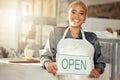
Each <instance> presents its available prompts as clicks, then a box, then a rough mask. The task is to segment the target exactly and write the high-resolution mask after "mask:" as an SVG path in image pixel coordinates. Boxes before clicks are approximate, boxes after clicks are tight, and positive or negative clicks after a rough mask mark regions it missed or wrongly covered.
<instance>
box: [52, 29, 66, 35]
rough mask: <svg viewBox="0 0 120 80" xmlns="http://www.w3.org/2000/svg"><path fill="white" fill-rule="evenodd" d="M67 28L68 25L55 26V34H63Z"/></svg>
mask: <svg viewBox="0 0 120 80" xmlns="http://www.w3.org/2000/svg"><path fill="white" fill-rule="evenodd" d="M66 28H67V27H55V28H54V33H55V34H61V35H62V34H63V33H64V31H65V30H66Z"/></svg>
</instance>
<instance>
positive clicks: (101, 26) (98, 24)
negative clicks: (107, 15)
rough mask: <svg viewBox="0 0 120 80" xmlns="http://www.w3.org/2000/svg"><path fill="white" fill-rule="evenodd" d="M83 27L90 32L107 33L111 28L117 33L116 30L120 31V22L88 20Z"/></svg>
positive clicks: (99, 19) (97, 19)
mask: <svg viewBox="0 0 120 80" xmlns="http://www.w3.org/2000/svg"><path fill="white" fill-rule="evenodd" d="M83 27H84V29H86V30H88V31H105V29H106V28H111V29H112V30H114V31H115V30H116V29H120V20H115V19H104V18H87V19H86V21H85V24H84V25H83Z"/></svg>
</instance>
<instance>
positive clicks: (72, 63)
mask: <svg viewBox="0 0 120 80" xmlns="http://www.w3.org/2000/svg"><path fill="white" fill-rule="evenodd" d="M56 62H57V67H58V71H57V73H58V74H79V75H89V74H90V71H91V67H92V65H91V59H90V57H88V56H78V55H65V54H59V55H57V56H56Z"/></svg>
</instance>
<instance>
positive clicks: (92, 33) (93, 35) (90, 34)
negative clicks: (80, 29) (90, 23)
mask: <svg viewBox="0 0 120 80" xmlns="http://www.w3.org/2000/svg"><path fill="white" fill-rule="evenodd" d="M84 32H85V35H86V36H91V37H95V38H96V37H97V35H96V34H95V33H94V32H88V31H84Z"/></svg>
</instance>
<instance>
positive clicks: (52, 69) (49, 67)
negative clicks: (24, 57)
mask: <svg viewBox="0 0 120 80" xmlns="http://www.w3.org/2000/svg"><path fill="white" fill-rule="evenodd" d="M45 67H46V70H47V71H48V72H49V73H52V74H53V75H54V76H55V75H56V72H57V65H56V63H55V62H45Z"/></svg>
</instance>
